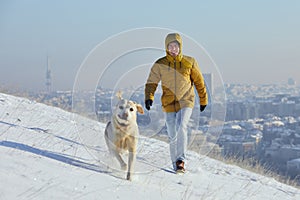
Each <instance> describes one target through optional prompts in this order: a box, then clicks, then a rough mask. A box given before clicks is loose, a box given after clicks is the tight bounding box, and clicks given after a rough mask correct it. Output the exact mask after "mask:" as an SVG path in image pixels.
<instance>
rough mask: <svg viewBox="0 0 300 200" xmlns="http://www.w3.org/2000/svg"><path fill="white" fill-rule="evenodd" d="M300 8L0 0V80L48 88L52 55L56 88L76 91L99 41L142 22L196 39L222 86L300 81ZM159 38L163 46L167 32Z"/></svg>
mask: <svg viewBox="0 0 300 200" xmlns="http://www.w3.org/2000/svg"><path fill="white" fill-rule="evenodd" d="M299 9H300V1H298V0H263V1H260V0H253V1H237V0H236V1H234V0H229V1H221V0H220V1H217V0H212V1H204V0H195V1H188V2H183V1H175V0H173V1H156V0H153V1H145V2H143V1H138V0H132V1H114V0H110V1H91V0H87V1H71V0H65V1H59V0H54V1H53V0H52V1H50V0H46V1H38V0H26V1H25V0H18V1H17V0H0V84H1V85H2V87H9V88H15V89H21V90H45V88H46V86H45V82H46V80H45V79H46V65H47V56H48V57H49V63H50V66H51V72H52V87H53V90H69V89H72V88H73V86H74V82H75V79H76V76H77V75H78V71H80V70H79V69H80V66H82V64H83V62H84V60H85V59H86V58H87V57H88V55H89V54H90V53H91V51H92V50H93V49H95V47H97V45H99V44H101V43H103V42H104V41H106V40H107V39H108V38H111V37H112V36H116V35H118V34H120V33H123V32H126V31H128V30H133V29H140V28H145V27H158V28H162V29H170V30H174V31H177V32H179V33H182V34H184V35H186V36H188V37H189V38H191V39H193V40H194V41H196V42H197V43H198V44H200V45H201V46H202V47H203V48H204V49H205V51H206V52H207V53H208V54H209V56H210V57H211V58H212V60H213V61H214V63H215V64H216V66H217V68H218V72H219V76H220V77H221V78H222V80H223V81H224V83H245V84H272V83H276V84H277V83H278V84H283V83H287V80H288V78H293V79H294V80H295V81H296V82H297V84H299V83H300V76H299V74H300V56H299V55H300V37H299V35H300V20H299V19H300V13H299ZM139 37H141V38H143V36H139ZM144 39H145V40H149V39H150V40H151V36H150V37H149V35H145V38H144ZM159 42H161V44H162V47H163V43H164V37H162V38H161V41H159ZM183 44H184V41H183ZM116 48H118V46H116V45H114V46H112V47H111V48H108V51H107V54H109V51H114V50H115V49H116ZM184 52H185V49H183V53H184ZM195 54H197V52H195ZM162 56H164V51H163V50H161V51H160V53H157V54H152V53H150V54H149V56H148V59H147V63H148V62H149V61H153V62H154V61H155V60H156V59H157V58H158V57H162ZM127 62H130V59H128V61H127ZM198 62H199V63H200V66H201V60H198ZM99 65H101V63H99ZM147 66H148V65H147ZM148 67H149V68H150V65H149V66H148ZM116 70H118V69H116ZM204 72H206V70H205V71H204ZM208 72H209V70H208ZM110 75H111V76H112V77H113V76H114V73H112V74H109V75H107V76H110ZM106 78H107V77H106ZM108 78H109V77H108ZM145 81H146V80H145Z"/></svg>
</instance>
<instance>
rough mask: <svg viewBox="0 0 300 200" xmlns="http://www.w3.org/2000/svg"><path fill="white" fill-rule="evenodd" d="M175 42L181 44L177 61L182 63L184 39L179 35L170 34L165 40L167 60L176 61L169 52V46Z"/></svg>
mask: <svg viewBox="0 0 300 200" xmlns="http://www.w3.org/2000/svg"><path fill="white" fill-rule="evenodd" d="M174 41H176V42H178V43H179V54H178V55H177V56H176V58H175V59H176V60H177V61H181V59H182V39H181V36H180V35H179V34H178V33H170V34H168V35H167V37H166V39H165V48H166V53H167V58H168V60H174V58H173V57H172V56H171V55H170V54H169V51H168V44H169V43H170V42H174Z"/></svg>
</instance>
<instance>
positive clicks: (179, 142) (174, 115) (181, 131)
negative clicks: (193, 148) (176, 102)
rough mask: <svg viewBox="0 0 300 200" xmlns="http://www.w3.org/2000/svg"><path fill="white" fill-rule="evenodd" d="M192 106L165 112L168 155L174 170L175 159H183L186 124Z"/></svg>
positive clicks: (185, 146)
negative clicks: (168, 146) (168, 145)
mask: <svg viewBox="0 0 300 200" xmlns="http://www.w3.org/2000/svg"><path fill="white" fill-rule="evenodd" d="M192 111H193V109H192V108H188V107H187V108H182V109H181V110H179V111H178V112H166V125H167V131H168V136H169V144H170V155H171V160H172V164H173V168H174V170H176V161H177V160H182V161H184V160H185V156H186V150H187V132H188V130H187V125H188V123H189V120H190V118H191V115H192Z"/></svg>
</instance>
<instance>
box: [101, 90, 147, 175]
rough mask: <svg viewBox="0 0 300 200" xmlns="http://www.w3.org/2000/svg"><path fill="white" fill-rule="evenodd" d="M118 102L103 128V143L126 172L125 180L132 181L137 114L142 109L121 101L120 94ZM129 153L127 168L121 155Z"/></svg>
mask: <svg viewBox="0 0 300 200" xmlns="http://www.w3.org/2000/svg"><path fill="white" fill-rule="evenodd" d="M117 96H118V97H119V102H118V104H117V105H116V107H115V109H114V111H113V114H112V118H111V121H110V122H108V123H107V125H106V128H105V141H106V144H107V147H108V149H109V151H110V152H111V153H112V154H113V155H114V156H115V157H116V158H117V160H118V161H119V162H120V165H121V168H122V169H123V170H126V168H127V167H128V170H127V177H126V178H127V180H132V174H133V170H134V165H135V160H136V147H137V140H138V134H139V131H138V125H137V121H136V119H137V112H139V113H141V114H144V110H143V107H142V106H141V105H140V104H137V103H135V102H133V101H129V100H126V99H123V98H122V97H121V93H119V94H117ZM125 151H129V155H128V166H127V164H126V163H125V162H124V160H123V159H122V157H121V154H122V153H123V152H125Z"/></svg>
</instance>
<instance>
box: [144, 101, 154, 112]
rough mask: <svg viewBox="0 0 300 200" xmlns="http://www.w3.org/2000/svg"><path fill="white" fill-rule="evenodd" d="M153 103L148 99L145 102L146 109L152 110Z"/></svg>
mask: <svg viewBox="0 0 300 200" xmlns="http://www.w3.org/2000/svg"><path fill="white" fill-rule="evenodd" d="M152 103H153V101H152V100H151V99H147V100H146V101H145V107H146V109H147V110H150V107H151V106H152Z"/></svg>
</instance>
